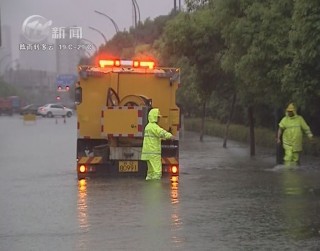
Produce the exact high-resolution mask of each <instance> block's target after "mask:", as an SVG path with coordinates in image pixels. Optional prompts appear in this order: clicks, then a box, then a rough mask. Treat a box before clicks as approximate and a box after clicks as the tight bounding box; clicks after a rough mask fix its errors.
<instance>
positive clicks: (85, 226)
mask: <svg viewBox="0 0 320 251" xmlns="http://www.w3.org/2000/svg"><path fill="white" fill-rule="evenodd" d="M87 197H88V193H87V181H86V180H84V179H83V180H79V181H78V203H77V208H78V223H79V228H80V230H81V232H82V233H86V232H88V231H89V223H88V204H87ZM87 242H88V240H87V239H86V235H83V236H81V239H80V240H79V241H78V242H77V249H83V248H86V247H87Z"/></svg>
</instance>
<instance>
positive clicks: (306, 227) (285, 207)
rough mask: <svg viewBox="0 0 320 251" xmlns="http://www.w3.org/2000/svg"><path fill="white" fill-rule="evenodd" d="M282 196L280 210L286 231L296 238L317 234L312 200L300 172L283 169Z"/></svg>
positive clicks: (305, 237) (306, 237)
mask: <svg viewBox="0 0 320 251" xmlns="http://www.w3.org/2000/svg"><path fill="white" fill-rule="evenodd" d="M282 185H283V193H284V195H285V196H284V198H283V201H282V204H281V205H282V207H281V211H282V214H283V215H284V219H285V221H286V232H287V233H288V234H289V235H290V236H291V237H292V238H293V239H296V240H302V239H308V238H312V237H314V236H319V231H318V226H317V223H316V222H317V220H319V219H316V218H315V217H314V216H315V214H314V212H313V210H312V209H313V208H314V205H313V202H314V201H313V200H312V199H311V198H310V194H308V190H307V189H306V185H307V184H305V179H303V176H302V174H301V173H299V172H297V171H294V170H285V171H284V172H283V173H282Z"/></svg>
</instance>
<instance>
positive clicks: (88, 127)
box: [75, 59, 180, 179]
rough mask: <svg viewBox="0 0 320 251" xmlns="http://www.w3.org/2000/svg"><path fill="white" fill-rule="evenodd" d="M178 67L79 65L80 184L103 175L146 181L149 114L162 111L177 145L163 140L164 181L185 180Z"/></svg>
mask: <svg viewBox="0 0 320 251" xmlns="http://www.w3.org/2000/svg"><path fill="white" fill-rule="evenodd" d="M179 84H180V70H179V69H178V68H164V67H156V65H155V63H154V62H153V61H140V60H122V59H101V60H99V66H85V65H83V66H79V81H78V82H77V85H76V88H75V102H76V110H77V118H78V121H77V135H78V136H77V175H78V179H84V178H86V177H101V176H108V177H109V176H121V177H124V176H129V177H130V176H138V177H139V176H140V177H145V176H146V172H147V165H146V162H145V161H141V160H140V157H141V149H142V142H143V134H144V127H145V126H146V124H147V123H148V112H149V110H150V109H151V108H159V109H160V112H161V115H162V118H161V121H160V122H159V125H160V126H161V127H163V128H164V129H166V130H167V131H170V132H171V133H172V134H173V135H174V136H175V140H163V141H162V164H163V165H162V166H163V168H162V171H163V175H164V176H170V177H171V176H178V175H179V129H180V109H179V107H178V106H177V104H176V91H177V89H178V87H179Z"/></svg>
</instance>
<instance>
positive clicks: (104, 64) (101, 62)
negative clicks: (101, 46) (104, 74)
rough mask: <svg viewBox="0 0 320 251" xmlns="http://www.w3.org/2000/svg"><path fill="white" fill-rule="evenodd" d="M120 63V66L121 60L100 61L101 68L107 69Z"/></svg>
mask: <svg viewBox="0 0 320 251" xmlns="http://www.w3.org/2000/svg"><path fill="white" fill-rule="evenodd" d="M116 61H119V62H118V64H119V65H120V60H105V59H103V60H99V65H100V67H102V68H103V67H106V66H115V62H116Z"/></svg>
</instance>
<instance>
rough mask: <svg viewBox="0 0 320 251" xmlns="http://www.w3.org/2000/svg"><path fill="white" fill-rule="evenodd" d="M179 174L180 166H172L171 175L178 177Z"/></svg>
mask: <svg viewBox="0 0 320 251" xmlns="http://www.w3.org/2000/svg"><path fill="white" fill-rule="evenodd" d="M178 173H179V167H178V165H173V166H171V174H172V175H178Z"/></svg>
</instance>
